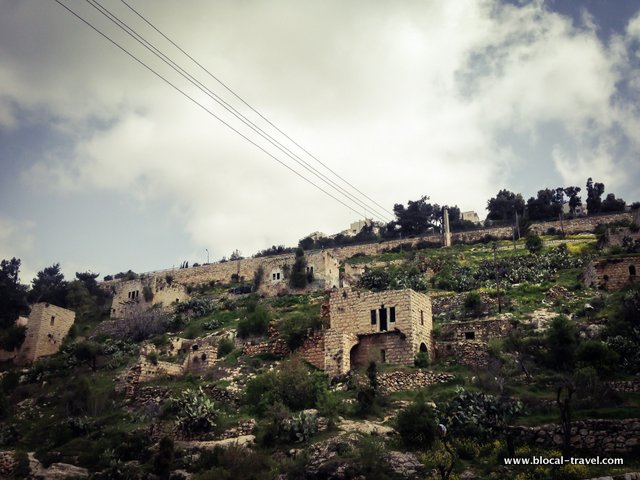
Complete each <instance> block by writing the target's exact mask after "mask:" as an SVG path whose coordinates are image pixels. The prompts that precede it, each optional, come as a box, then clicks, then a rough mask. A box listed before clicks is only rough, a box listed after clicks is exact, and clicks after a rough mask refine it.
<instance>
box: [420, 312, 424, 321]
mask: <svg viewBox="0 0 640 480" xmlns="http://www.w3.org/2000/svg"><path fill="white" fill-rule="evenodd" d="M420 325H424V312H423V311H422V310H420Z"/></svg>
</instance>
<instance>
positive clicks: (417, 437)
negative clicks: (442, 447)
mask: <svg viewBox="0 0 640 480" xmlns="http://www.w3.org/2000/svg"><path fill="white" fill-rule="evenodd" d="M396 429H397V430H398V433H399V434H400V437H401V438H402V441H403V442H404V444H405V446H407V447H409V448H424V449H428V448H430V447H431V445H433V442H434V441H435V439H436V421H435V416H434V414H433V410H432V409H431V407H430V406H429V405H427V404H426V403H425V401H424V397H423V396H422V394H419V395H418V396H417V397H416V399H415V400H414V401H413V403H412V404H411V405H410V406H409V407H407V408H405V409H404V410H402V411H400V413H399V414H398V416H397V417H396Z"/></svg>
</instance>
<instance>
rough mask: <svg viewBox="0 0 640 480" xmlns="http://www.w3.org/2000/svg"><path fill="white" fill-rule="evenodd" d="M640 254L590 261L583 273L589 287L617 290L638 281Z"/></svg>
mask: <svg viewBox="0 0 640 480" xmlns="http://www.w3.org/2000/svg"><path fill="white" fill-rule="evenodd" d="M639 271H640V255H627V256H616V257H608V258H601V259H598V260H593V261H591V262H589V264H588V265H587V267H586V268H585V271H584V273H583V274H582V280H583V282H584V284H585V285H586V286H587V287H594V288H600V289H603V290H616V289H618V288H622V287H625V286H627V285H630V284H632V283H635V282H637V281H638V272H639Z"/></svg>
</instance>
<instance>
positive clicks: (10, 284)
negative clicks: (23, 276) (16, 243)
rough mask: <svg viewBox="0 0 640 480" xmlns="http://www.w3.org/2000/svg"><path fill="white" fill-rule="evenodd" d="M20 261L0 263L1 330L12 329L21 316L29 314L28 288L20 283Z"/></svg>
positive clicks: (13, 260) (15, 259)
mask: <svg viewBox="0 0 640 480" xmlns="http://www.w3.org/2000/svg"><path fill="white" fill-rule="evenodd" d="M19 272H20V260H19V259H17V258H15V257H14V258H12V259H11V260H2V262H0V329H3V330H4V329H5V328H9V327H12V326H13V325H14V324H15V322H16V320H17V319H18V317H19V316H20V315H28V314H29V304H28V303H27V287H25V286H24V285H21V284H20V283H19V281H18V273H19Z"/></svg>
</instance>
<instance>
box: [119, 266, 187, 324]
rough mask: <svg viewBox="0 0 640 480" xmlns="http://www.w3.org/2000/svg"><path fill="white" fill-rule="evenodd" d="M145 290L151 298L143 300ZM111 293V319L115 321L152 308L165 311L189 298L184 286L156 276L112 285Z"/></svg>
mask: <svg viewBox="0 0 640 480" xmlns="http://www.w3.org/2000/svg"><path fill="white" fill-rule="evenodd" d="M145 289H147V292H151V294H152V296H151V298H149V299H147V298H145V293H144V292H145ZM111 291H112V293H113V301H112V303H111V318H116V319H121V318H131V317H133V316H135V315H137V314H140V313H142V312H146V311H147V310H149V309H150V308H151V307H153V306H155V307H158V308H160V309H161V310H165V311H166V310H169V309H170V308H171V307H172V306H173V305H174V304H175V303H177V302H184V301H185V300H187V299H188V298H189V295H188V294H187V290H186V288H185V287H184V285H180V284H177V283H173V282H171V283H169V282H168V281H167V279H166V278H163V277H156V276H145V277H141V278H139V279H136V280H129V281H125V282H116V283H112V284H111Z"/></svg>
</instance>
